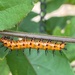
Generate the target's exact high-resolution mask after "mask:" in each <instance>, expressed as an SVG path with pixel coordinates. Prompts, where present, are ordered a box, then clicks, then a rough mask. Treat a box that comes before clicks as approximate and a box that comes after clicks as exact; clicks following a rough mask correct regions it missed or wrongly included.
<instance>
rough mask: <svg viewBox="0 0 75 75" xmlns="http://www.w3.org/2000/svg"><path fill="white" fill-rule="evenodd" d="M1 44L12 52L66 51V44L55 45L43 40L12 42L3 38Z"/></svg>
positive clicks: (0, 40)
mask: <svg viewBox="0 0 75 75" xmlns="http://www.w3.org/2000/svg"><path fill="white" fill-rule="evenodd" d="M0 42H2V43H3V45H4V46H5V47H7V48H9V49H10V50H17V49H18V50H20V49H26V48H29V52H30V51H31V49H36V50H37V52H38V53H39V49H43V50H45V53H47V52H48V50H52V51H53V53H54V51H56V50H57V51H59V52H61V50H62V49H65V43H64V42H62V43H55V42H51V41H43V40H35V39H27V38H23V39H22V40H11V39H10V38H8V37H2V38H0Z"/></svg>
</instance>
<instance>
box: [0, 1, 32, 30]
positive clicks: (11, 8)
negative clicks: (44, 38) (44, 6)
mask: <svg viewBox="0 0 75 75" xmlns="http://www.w3.org/2000/svg"><path fill="white" fill-rule="evenodd" d="M32 2H33V1H32V0H12V1H10V0H1V1H0V4H1V5H0V30H5V29H9V28H12V27H15V25H16V24H17V23H19V22H20V21H21V20H22V19H23V18H24V17H26V16H27V14H28V13H29V12H30V11H31V9H32V7H33V4H32Z"/></svg>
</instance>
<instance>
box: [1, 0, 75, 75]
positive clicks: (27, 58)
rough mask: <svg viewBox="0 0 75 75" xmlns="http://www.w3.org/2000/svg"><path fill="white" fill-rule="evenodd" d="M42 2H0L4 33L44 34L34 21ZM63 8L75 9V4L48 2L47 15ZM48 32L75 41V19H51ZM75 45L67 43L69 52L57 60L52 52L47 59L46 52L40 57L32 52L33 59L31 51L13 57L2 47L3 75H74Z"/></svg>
mask: <svg viewBox="0 0 75 75" xmlns="http://www.w3.org/2000/svg"><path fill="white" fill-rule="evenodd" d="M38 1H39V0H0V30H14V31H22V32H28V33H36V34H37V33H40V31H39V21H38V22H35V21H32V18H34V17H36V16H38V15H39V14H38V13H35V12H32V11H31V10H32V8H33V7H34V6H35V4H36V3H37V2H38ZM63 4H68V5H72V6H73V7H74V8H73V9H75V6H74V4H75V0H46V5H47V8H46V11H47V14H48V13H52V12H54V11H55V10H57V9H58V8H59V7H60V6H61V5H63ZM65 8H66V7H65ZM36 9H37V8H36ZM37 10H38V9H37ZM64 11H66V9H64ZM64 11H62V13H63V12H64ZM58 12H59V11H58ZM69 12H74V11H69ZM59 14H61V13H59ZM44 32H45V34H49V35H56V36H66V37H75V16H73V15H66V16H62V15H60V16H59V17H57V14H56V16H53V17H51V18H48V19H47V20H46V22H45V26H44ZM39 36H40V35H39ZM74 45H75V44H74V43H73V44H72V43H67V45H66V48H67V51H65V50H63V53H62V55H61V54H60V53H59V52H57V51H56V52H55V55H54V57H53V54H52V51H48V54H47V56H46V55H45V52H44V50H40V53H39V55H37V52H36V50H35V49H32V52H31V55H29V51H28V49H25V50H24V54H23V52H22V50H19V52H18V55H17V51H12V52H11V53H9V51H10V50H9V49H8V50H7V51H5V49H6V48H5V47H0V75H74V74H75V73H74V69H75V68H74V66H73V68H72V66H71V65H70V63H71V62H72V61H74V60H75V46H74Z"/></svg>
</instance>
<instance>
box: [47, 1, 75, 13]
mask: <svg viewBox="0 0 75 75" xmlns="http://www.w3.org/2000/svg"><path fill="white" fill-rule="evenodd" d="M62 4H75V0H47V9H46V11H47V12H52V11H54V10H57V9H58V8H59V7H60V6H61V5H62Z"/></svg>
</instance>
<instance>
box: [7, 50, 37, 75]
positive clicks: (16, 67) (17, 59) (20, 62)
mask: <svg viewBox="0 0 75 75" xmlns="http://www.w3.org/2000/svg"><path fill="white" fill-rule="evenodd" d="M6 58H7V63H8V65H9V68H10V70H11V72H12V74H13V75H36V73H35V71H34V69H33V67H32V66H31V64H30V62H29V61H28V59H27V57H26V56H25V55H24V54H23V51H19V52H18V55H17V53H16V51H12V53H11V54H9V55H7V57H6Z"/></svg>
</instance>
